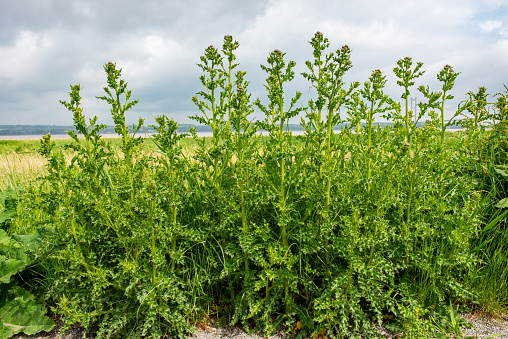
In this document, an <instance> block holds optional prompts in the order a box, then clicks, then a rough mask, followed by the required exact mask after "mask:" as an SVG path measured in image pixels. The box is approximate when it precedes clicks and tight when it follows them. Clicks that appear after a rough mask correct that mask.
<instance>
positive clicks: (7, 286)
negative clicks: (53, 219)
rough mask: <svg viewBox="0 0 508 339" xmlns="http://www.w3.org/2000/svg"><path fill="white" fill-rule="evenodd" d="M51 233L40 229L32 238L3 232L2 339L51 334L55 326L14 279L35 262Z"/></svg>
mask: <svg viewBox="0 0 508 339" xmlns="http://www.w3.org/2000/svg"><path fill="white" fill-rule="evenodd" d="M48 232H51V230H50V229H43V228H39V229H37V231H36V233H34V234H31V235H17V234H13V235H12V236H9V235H8V234H7V232H6V231H4V230H2V229H0V338H9V337H11V336H13V335H14V334H16V333H20V332H24V333H25V334H28V335H30V334H35V333H38V332H40V331H50V330H51V329H53V326H54V325H55V324H54V323H53V321H52V320H51V319H49V318H48V317H47V316H46V315H45V314H46V309H45V308H44V307H43V306H42V305H40V304H39V303H38V302H37V301H36V300H35V298H34V296H33V295H32V294H30V292H28V291H27V290H25V289H24V288H22V287H20V286H18V283H17V281H16V280H14V278H13V277H14V276H16V275H17V274H18V273H20V272H21V271H23V270H24V269H26V268H27V267H28V266H30V265H31V264H32V263H33V262H34V260H35V259H36V255H37V253H38V249H39V248H40V246H41V244H42V242H43V238H44V236H45V234H47V233H48Z"/></svg>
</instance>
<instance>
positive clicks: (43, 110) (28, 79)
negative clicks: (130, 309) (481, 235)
mask: <svg viewBox="0 0 508 339" xmlns="http://www.w3.org/2000/svg"><path fill="white" fill-rule="evenodd" d="M507 19H508V18H507V14H506V11H505V6H504V4H503V1H501V0H482V1H477V0H451V1H446V2H443V1H439V0H429V1H398V0H394V1H369V0H359V1H331V0H316V1H312V2H310V1H305V0H270V1H268V0H265V1H249V2H238V1H236V0H223V1H205V0H185V1H183V0H182V1H177V0H173V1H161V0H148V1H144V2H139V1H134V0H126V1H120V0H91V1H84V0H79V1H78V0H74V1H69V0H26V1H21V0H20V1H3V2H1V3H0V90H1V91H2V94H0V119H1V120H2V121H3V123H46V122H49V123H54V124H69V123H71V121H72V119H71V116H70V114H69V113H68V112H66V111H65V109H64V107H62V106H61V105H60V104H59V103H58V100H59V99H66V98H67V92H68V91H69V84H75V83H81V85H82V88H83V92H82V96H83V102H84V106H85V114H87V115H98V116H99V117H100V119H101V121H103V122H106V123H109V121H110V120H108V119H109V109H108V108H107V107H106V106H105V105H103V104H102V103H100V102H98V101H97V100H96V99H95V96H96V95H101V94H102V87H103V86H104V85H105V74H104V72H103V70H102V65H103V64H104V63H106V62H108V61H113V62H117V64H118V66H119V67H122V68H123V76H124V78H125V79H126V80H127V81H128V82H129V87H130V88H131V89H132V90H133V96H134V97H135V98H140V99H141V102H140V104H139V105H138V106H137V107H136V110H135V111H134V112H133V113H132V114H131V115H130V116H131V117H132V119H131V120H132V121H135V120H136V119H137V116H138V115H141V116H143V117H147V118H148V119H149V118H150V113H152V114H160V113H163V112H164V113H167V114H170V115H172V116H174V117H178V120H180V121H182V122H183V121H186V118H185V117H186V115H187V114H188V113H189V112H192V111H195V107H194V106H193V104H192V102H191V101H190V97H191V96H192V95H194V94H195V93H196V92H198V91H199V90H201V87H200V83H199V80H198V77H199V75H200V70H199V69H198V68H197V66H196V63H198V62H199V56H200V55H201V54H202V53H203V50H204V48H205V47H206V46H208V45H210V44H213V45H215V46H220V45H221V44H222V37H223V36H224V35H225V34H232V35H233V37H234V38H235V39H237V40H238V41H239V42H240V48H239V50H238V53H237V57H238V61H239V62H240V66H239V69H243V70H247V72H248V74H247V80H249V81H251V86H250V89H251V91H252V92H253V97H254V98H255V97H258V96H259V97H261V99H262V100H265V99H264V98H265V93H264V88H263V84H264V79H265V76H266V74H265V73H264V72H263V71H262V70H261V69H260V68H259V64H261V63H263V64H264V63H265V61H266V57H267V56H268V53H269V52H270V51H272V50H273V49H276V48H278V49H281V50H283V51H284V52H286V53H287V59H292V60H295V61H296V62H297V67H296V71H297V72H298V73H299V72H302V71H304V70H305V66H304V61H305V60H308V59H310V58H311V57H312V50H311V47H310V45H309V44H308V41H309V40H310V39H311V38H312V36H313V34H314V33H315V32H316V31H317V30H320V31H322V32H323V33H324V34H325V36H326V37H328V38H329V39H330V41H331V44H332V46H331V49H330V51H331V50H335V49H337V48H340V46H342V45H344V44H348V45H349V46H350V47H351V48H352V50H353V53H352V62H353V64H354V65H355V66H354V68H353V69H352V70H351V71H350V74H348V75H347V80H348V81H354V80H358V81H361V82H363V81H365V80H366V79H367V77H368V76H369V75H370V73H371V71H372V70H373V69H376V68H380V69H382V70H383V71H384V72H385V74H386V75H387V76H388V79H389V83H388V87H387V91H389V92H390V95H392V97H393V98H398V97H400V89H399V88H397V85H396V84H395V79H394V75H393V73H392V72H391V69H392V68H393V67H394V66H395V62H396V60H398V59H400V58H403V57H405V56H412V57H413V58H414V60H415V61H423V62H424V63H425V66H424V67H425V69H426V70H427V73H426V74H425V76H424V77H422V78H421V82H420V83H424V84H429V85H430V86H431V87H433V88H434V89H435V90H437V89H438V88H439V83H438V82H437V80H436V73H437V72H438V71H439V70H440V69H441V68H442V67H443V66H444V65H445V64H446V63H450V64H452V65H453V66H455V69H456V70H457V71H460V72H462V74H461V75H460V76H459V78H458V79H457V86H456V89H455V90H454V93H455V94H456V96H457V97H458V98H459V97H460V96H463V95H464V94H465V93H466V92H467V91H469V90H474V89H476V87H477V86H479V85H486V86H487V87H488V88H489V89H491V92H496V91H500V90H502V89H503V87H502V83H503V81H505V79H506V78H507V77H508V61H506V58H505V56H506V55H507V53H508V49H507V48H506V46H507V43H506V40H503V39H504V37H503V35H502V34H499V31H500V29H493V30H491V31H490V32H485V30H484V31H482V30H481V29H480V27H479V26H478V24H477V23H478V22H487V21H488V20H491V21H499V22H502V23H503V25H504V26H503V27H506V25H507V24H508V21H507ZM496 25H497V24H496ZM496 25H494V26H496ZM497 26H498V25H497ZM497 26H496V27H497ZM489 27H490V26H489ZM487 28H488V27H487ZM487 31H488V29H487ZM480 82H481V83H480ZM308 87H309V84H308V83H307V82H306V81H305V80H304V79H302V78H301V77H300V76H299V75H297V77H296V78H295V81H294V83H293V84H291V85H290V86H289V87H288V91H289V93H288V95H292V94H293V93H294V91H296V90H297V89H298V90H300V91H302V92H304V95H305V96H306V97H310V96H311V95H312V92H311V93H309V92H308V90H307V89H308ZM413 91H414V93H415V95H417V93H416V90H415V89H413Z"/></svg>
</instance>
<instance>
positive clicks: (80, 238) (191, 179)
mask: <svg viewBox="0 0 508 339" xmlns="http://www.w3.org/2000/svg"><path fill="white" fill-rule="evenodd" d="M310 44H311V46H312V48H313V59H312V60H310V61H308V62H307V63H306V65H307V68H308V70H307V72H306V73H303V74H302V76H303V77H305V78H306V79H308V80H309V83H310V85H311V86H312V87H313V88H314V93H315V98H314V99H312V100H310V101H309V102H308V104H306V106H305V107H302V106H301V104H300V100H299V99H300V97H301V93H298V92H297V93H294V94H291V95H290V94H289V93H285V88H286V86H287V84H288V83H289V82H291V81H292V80H293V78H294V77H295V73H294V70H293V69H294V66H295V63H294V62H293V61H289V60H287V59H286V55H285V54H284V53H283V52H281V51H278V50H275V51H273V52H272V53H270V54H269V56H268V58H267V60H266V63H265V64H263V65H262V66H261V67H262V69H263V70H264V71H265V72H266V73H267V78H266V84H265V87H266V91H267V97H266V98H258V99H255V100H253V99H252V98H251V95H250V94H249V91H248V85H249V83H248V82H247V81H246V80H245V76H246V74H245V72H242V71H238V70H237V68H238V66H239V65H238V64H237V63H236V57H235V54H234V53H235V50H236V49H237V48H238V46H239V45H238V42H236V41H234V40H233V38H232V37H231V36H226V37H225V38H224V44H223V46H222V48H221V49H220V50H219V49H217V48H215V47H213V46H210V47H208V48H206V49H205V53H204V55H203V56H202V57H201V63H200V64H199V65H198V66H199V67H200V68H201V69H202V70H203V75H202V76H201V82H202V85H203V90H202V91H200V92H199V93H197V95H196V96H195V97H193V98H192V100H193V102H194V103H195V104H196V106H197V108H198V109H199V111H200V114H198V115H196V116H193V117H192V119H194V120H195V121H196V122H197V123H199V124H202V125H206V126H209V127H210V128H211V129H212V131H213V137H212V138H210V139H208V140H206V139H204V138H200V137H198V136H197V134H196V131H195V130H194V129H191V130H190V133H191V134H192V136H193V138H194V141H195V144H194V147H193V148H192V151H191V152H182V140H183V139H182V138H184V137H185V134H177V130H178V124H177V123H176V122H174V121H173V120H170V119H168V118H167V117H165V116H160V117H157V118H156V125H154V126H152V127H153V128H154V129H155V130H156V131H157V133H158V134H156V135H155V136H154V137H153V139H152V141H153V144H151V145H146V144H145V143H144V140H143V139H142V138H140V137H138V136H137V135H136V133H138V131H140V130H141V129H142V127H143V125H144V121H143V120H142V119H140V120H139V122H138V123H137V124H135V125H133V126H131V127H130V129H129V127H128V126H127V124H126V118H125V114H126V113H127V112H128V110H129V109H131V108H132V107H133V106H134V105H136V103H137V102H138V101H137V100H131V91H130V90H129V89H128V88H127V82H125V81H124V80H123V79H121V70H120V69H117V68H116V65H115V64H114V63H108V64H106V65H105V66H104V69H105V72H106V74H107V87H105V88H104V90H105V94H104V95H103V96H100V97H98V99H100V100H104V101H106V102H107V103H108V104H109V105H110V106H111V115H112V118H113V120H114V122H115V131H116V133H117V134H118V135H119V136H120V139H119V140H120V141H119V142H120V145H119V147H113V146H111V143H110V142H108V141H106V140H105V139H103V138H101V134H100V132H101V130H102V129H103V128H104V127H105V126H104V125H101V124H98V121H97V118H96V117H93V118H90V119H88V120H87V119H86V117H85V115H84V113H83V108H82V107H81V97H80V86H79V85H74V86H71V91H70V93H69V94H70V99H69V101H62V104H63V105H64V106H65V107H66V108H67V109H68V110H69V111H70V112H71V113H72V114H73V118H74V126H75V129H76V131H77V132H79V133H81V134H82V135H83V137H80V138H78V136H77V134H76V132H74V131H69V135H70V136H71V137H72V140H73V141H72V142H71V143H70V144H69V145H68V146H67V149H66V150H63V149H61V148H58V147H56V146H55V143H54V142H53V141H52V140H51V137H50V135H46V136H45V137H44V138H43V140H42V141H41V148H40V152H41V154H42V155H44V156H45V157H46V158H47V160H48V165H47V172H48V173H47V175H46V176H44V177H42V178H40V179H39V180H37V181H36V182H34V183H33V184H30V185H27V186H26V187H24V188H23V189H22V191H23V192H22V194H21V197H20V198H19V199H18V205H17V214H16V215H17V217H14V219H13V220H5V221H4V222H3V224H2V225H3V228H4V229H5V230H6V231H7V233H8V234H12V233H16V232H17V233H30V232H34V231H35V229H36V228H37V227H40V226H44V227H45V228H44V229H45V230H46V232H45V233H44V235H45V236H44V242H43V245H42V246H41V248H40V249H39V251H40V253H42V254H40V256H39V259H40V260H38V261H35V263H36V265H33V266H32V270H31V272H30V274H28V277H31V280H29V279H28V278H27V275H25V276H24V281H25V282H26V281H27V280H29V281H30V283H29V285H28V286H30V284H31V286H32V287H33V292H34V294H36V295H38V296H39V298H40V300H41V302H42V301H45V302H46V304H47V305H49V306H51V310H52V312H54V313H56V314H61V315H62V316H64V317H65V320H66V321H67V322H68V323H69V324H70V323H73V322H80V323H81V324H83V325H84V326H85V327H87V328H90V329H94V330H96V331H97V334H98V336H99V337H100V338H116V337H119V336H120V337H128V338H140V337H150V338H159V337H161V336H162V335H172V336H175V337H185V335H186V334H187V333H189V332H191V331H193V325H195V324H196V323H198V322H202V321H207V319H210V318H216V319H218V320H219V321H221V322H223V323H227V324H231V325H234V324H239V325H241V326H242V327H243V328H245V329H246V330H247V331H258V330H262V331H265V333H266V334H272V333H276V332H278V331H281V330H283V331H285V332H287V333H292V334H296V335H298V336H300V337H301V336H304V335H312V336H318V335H320V336H326V337H339V338H360V337H364V338H371V337H374V336H375V335H376V333H377V332H376V330H375V329H374V328H373V326H372V325H373V324H374V323H376V324H383V325H384V326H386V327H388V328H389V329H391V330H392V331H393V332H394V333H403V335H404V337H406V338H425V337H429V336H430V335H435V336H438V335H439V334H437V332H441V333H447V332H455V334H457V335H459V334H460V329H459V327H458V325H457V322H456V312H457V310H458V309H459V308H461V309H465V308H469V309H471V308H477V309H482V310H484V311H487V312H490V313H496V312H502V311H503V310H504V307H505V306H506V302H507V300H508V299H507V296H508V295H507V293H508V292H507V289H506V271H507V261H506V245H507V244H508V241H507V239H506V233H505V229H504V227H505V223H504V221H505V219H506V212H505V211H507V210H506V209H505V207H508V200H505V198H506V188H507V181H506V179H507V178H508V169H507V168H506V167H505V163H506V160H507V159H506V150H507V145H506V136H507V133H506V124H507V116H508V115H507V113H508V112H507V102H506V99H507V95H506V93H502V94H498V95H497V96H496V100H497V101H496V102H494V103H490V102H489V101H488V94H487V93H486V90H485V89H484V88H479V89H478V92H476V93H474V92H470V93H468V99H467V100H464V101H463V102H462V103H461V104H460V106H459V107H458V109H457V112H456V113H455V114H454V116H453V118H452V119H450V120H449V121H448V120H445V112H444V107H445V103H446V101H448V100H450V99H452V98H453V95H452V92H453V85H454V83H455V80H456V77H457V76H458V75H459V73H457V72H455V71H454V70H453V68H452V67H451V66H449V65H446V66H445V67H444V68H443V69H442V71H440V72H439V73H438V75H437V78H438V79H439V81H440V82H441V84H442V87H441V88H440V89H438V90H437V91H433V90H431V89H430V88H429V87H425V86H420V87H418V91H419V92H421V93H422V95H423V96H424V97H425V98H426V99H425V100H422V103H420V114H419V116H417V117H414V116H413V113H412V112H411V111H410V110H409V108H408V98H409V96H410V90H411V89H412V87H413V86H414V85H415V82H416V80H417V79H418V78H419V77H420V76H421V75H422V74H423V70H422V67H423V65H422V64H421V63H416V64H413V61H412V59H411V58H404V59H401V60H399V61H398V62H397V66H396V67H395V68H394V72H395V75H396V76H397V78H398V79H399V80H398V81H397V83H398V85H399V86H400V87H401V93H402V95H401V96H402V98H403V100H404V104H403V105H401V104H399V103H398V102H397V101H395V100H393V99H392V98H390V97H388V96H387V95H386V94H385V93H384V92H383V89H384V86H385V84H386V78H385V76H384V75H383V74H382V72H381V71H379V70H375V71H373V72H372V75H371V76H370V77H369V78H368V80H367V81H365V82H364V83H362V84H360V83H358V82H354V83H351V84H345V83H344V81H343V77H344V75H345V74H346V73H347V72H348V70H349V69H350V68H351V67H352V63H351V60H350V52H351V51H350V49H349V47H348V46H343V47H342V48H340V49H338V50H336V51H334V52H327V51H328V49H329V45H330V43H329V42H328V40H327V39H326V38H324V37H323V35H322V34H321V33H319V32H318V33H316V35H315V36H314V37H313V38H312V40H311V42H310ZM255 107H257V108H258V109H259V110H261V111H262V112H263V113H264V114H265V119H264V120H262V121H256V122H252V121H251V118H250V115H251V113H253V111H254V109H255ZM296 116H300V117H302V118H301V125H302V126H303V128H305V135H303V136H298V137H296V136H293V135H292V134H291V132H290V131H289V130H288V126H287V124H288V121H289V119H291V118H294V117H296ZM377 116H383V117H384V118H385V119H387V120H389V121H390V122H391V123H392V124H391V125H384V126H375V125H374V124H373V122H374V121H375V119H376V117H377ZM424 116H425V117H430V118H429V119H428V120H426V121H425V122H423V121H420V120H422V118H423V117H424ZM415 118H416V119H415ZM345 123H347V124H345ZM454 123H461V124H462V125H463V127H464V128H465V130H466V132H464V133H462V132H457V133H455V134H453V136H448V137H446V135H445V131H446V128H447V126H449V125H451V124H454ZM339 124H344V126H343V127H342V129H340V131H334V128H335V127H336V126H338V125H339ZM488 124H491V127H492V128H493V129H492V130H490V131H488V132H486V128H485V127H486V126H487V125H488ZM260 129H263V130H266V131H268V133H269V135H268V136H267V137H260V136H259V134H258V133H257V132H258V131H259V130H260ZM66 154H71V157H72V158H70V157H69V156H66ZM49 230H50V231H49ZM0 251H2V248H1V247H0ZM0 258H1V257H0ZM0 318H1V315H0Z"/></svg>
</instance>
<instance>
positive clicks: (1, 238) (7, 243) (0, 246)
mask: <svg viewBox="0 0 508 339" xmlns="http://www.w3.org/2000/svg"><path fill="white" fill-rule="evenodd" d="M20 247H21V245H20V244H18V243H17V242H16V241H14V240H13V239H12V238H11V237H9V235H8V234H7V232H5V231H4V230H2V229H0V251H2V250H10V249H16V248H20Z"/></svg>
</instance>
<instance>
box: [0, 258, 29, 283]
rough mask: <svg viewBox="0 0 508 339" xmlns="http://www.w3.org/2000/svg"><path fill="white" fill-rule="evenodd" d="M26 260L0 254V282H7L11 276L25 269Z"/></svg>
mask: <svg viewBox="0 0 508 339" xmlns="http://www.w3.org/2000/svg"><path fill="white" fill-rule="evenodd" d="M25 267H26V262H25V261H22V260H18V259H10V258H7V257H4V256H3V255H0V283H5V284H8V283H9V281H11V277H12V276H13V275H15V274H17V273H18V272H21V271H23V270H24V269H25Z"/></svg>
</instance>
